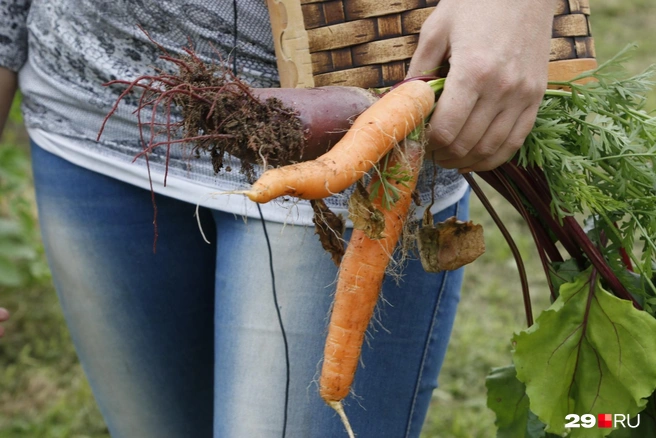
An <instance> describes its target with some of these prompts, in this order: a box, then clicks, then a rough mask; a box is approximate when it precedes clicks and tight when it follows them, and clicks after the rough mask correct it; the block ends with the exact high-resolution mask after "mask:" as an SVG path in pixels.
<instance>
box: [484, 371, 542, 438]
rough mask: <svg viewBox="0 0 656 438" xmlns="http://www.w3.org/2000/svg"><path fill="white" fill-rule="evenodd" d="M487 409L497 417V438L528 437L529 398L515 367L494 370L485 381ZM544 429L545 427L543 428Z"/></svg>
mask: <svg viewBox="0 0 656 438" xmlns="http://www.w3.org/2000/svg"><path fill="white" fill-rule="evenodd" d="M485 386H486V387H487V407H488V408H490V409H491V410H492V411H493V412H494V413H495V414H496V416H497V421H496V422H495V424H496V425H497V438H520V437H524V436H526V427H527V424H528V397H527V396H526V387H525V386H524V384H523V383H522V382H520V381H519V380H517V374H516V372H515V367H514V366H513V365H509V366H507V367H503V368H494V369H493V370H492V371H491V372H490V374H489V375H488V376H487V377H486V379H485ZM543 429H544V427H543Z"/></svg>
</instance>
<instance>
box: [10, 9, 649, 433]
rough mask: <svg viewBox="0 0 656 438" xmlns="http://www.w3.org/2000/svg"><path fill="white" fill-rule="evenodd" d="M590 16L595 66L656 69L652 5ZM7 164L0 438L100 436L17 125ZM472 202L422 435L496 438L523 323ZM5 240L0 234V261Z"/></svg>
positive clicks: (513, 289) (499, 252)
mask: <svg viewBox="0 0 656 438" xmlns="http://www.w3.org/2000/svg"><path fill="white" fill-rule="evenodd" d="M592 17H593V18H592V26H593V34H594V35H595V38H596V46H597V57H598V58H599V59H600V60H605V59H608V58H609V57H611V56H612V55H613V54H615V53H616V52H618V51H619V50H620V49H621V48H622V47H624V46H625V45H626V44H627V43H630V42H637V43H638V44H639V49H638V52H637V54H636V55H635V57H634V61H633V63H632V64H631V65H630V66H629V67H630V69H631V71H633V72H638V71H640V70H642V69H644V68H645V67H646V66H647V65H649V64H652V63H656V40H653V39H652V38H651V36H650V32H649V29H651V28H652V27H653V26H654V25H656V4H655V3H654V2H653V0H597V1H595V2H593V5H592ZM649 107H650V108H652V109H653V108H656V92H655V93H652V95H651V96H650V101H649ZM13 118H14V119H16V118H17V115H16V113H14V117H13ZM7 160H12V161H11V163H12V165H11V169H12V172H11V174H10V175H9V176H8V175H7V174H5V173H2V172H0V220H1V219H7V220H11V221H13V222H14V223H15V224H18V226H19V227H20V229H21V230H22V231H21V235H20V238H18V239H14V240H15V241H13V243H14V244H16V245H22V246H23V247H24V246H27V247H29V248H31V250H32V251H31V252H30V251H26V252H23V253H22V256H21V257H17V258H15V260H14V263H13V265H12V266H16V267H17V268H18V270H17V275H19V276H20V278H19V280H18V282H17V283H16V284H20V286H19V287H16V286H13V287H12V286H10V285H4V286H3V285H2V284H3V283H2V278H8V277H6V276H5V277H2V276H0V277H2V278H0V305H2V306H4V307H8V308H10V309H12V311H13V316H12V320H11V321H10V323H8V324H7V335H6V337H5V338H4V339H3V340H2V341H0V438H57V437H62V438H83V437H90V438H91V437H92V438H101V437H102V438H107V437H108V436H109V435H108V433H107V429H106V427H105V425H104V423H103V420H102V418H101V416H100V414H99V412H98V410H97V408H96V406H95V403H94V401H93V396H92V394H91V391H90V389H89V386H88V383H87V381H86V379H85V378H84V375H83V373H82V370H81V368H80V365H79V363H78V361H77V359H76V356H75V351H74V348H73V346H72V344H71V340H70V337H69V334H68V331H67V330H66V326H65V323H64V320H63V317H62V315H61V311H60V309H59V306H58V303H57V298H56V295H55V293H54V291H53V289H52V286H51V284H50V279H49V277H48V274H47V269H46V268H45V265H44V260H43V251H42V249H41V247H40V243H39V239H38V234H37V230H36V226H35V219H34V217H35V216H34V207H33V199H32V194H31V187H30V181H29V171H28V152H27V147H26V144H25V138H24V136H23V135H22V134H21V130H20V128H19V126H18V124H17V122H16V121H14V123H13V127H10V128H9V129H8V130H7V132H6V133H5V136H4V137H3V141H2V143H0V171H1V170H7V169H8V168H9V166H7V165H6V163H8V162H9V161H7ZM487 191H488V193H490V194H491V197H492V202H493V204H494V205H495V206H496V207H497V208H498V211H499V212H500V215H501V216H502V217H503V219H504V221H505V223H506V224H507V226H508V227H509V228H510V230H511V231H512V233H513V236H514V237H515V239H516V242H517V244H518V246H519V248H520V251H521V252H522V254H523V256H524V260H525V263H526V267H527V271H528V275H529V280H530V286H531V293H532V300H533V306H534V314H536V315H537V313H538V312H539V310H540V309H544V308H545V307H546V306H547V305H548V295H549V292H548V289H547V288H546V285H545V283H544V279H543V274H542V268H541V266H540V264H539V261H538V260H537V256H536V254H535V251H534V249H533V243H532V240H531V237H530V234H529V233H528V230H527V229H526V227H525V226H524V225H523V223H522V221H521V218H520V217H519V215H518V214H516V213H515V212H514V211H511V210H510V209H508V208H507V207H506V206H505V205H504V202H503V201H502V200H501V199H500V198H499V197H498V196H494V195H493V193H492V192H491V191H490V190H487ZM472 199H473V200H472V218H473V219H474V220H475V221H476V222H480V223H482V224H483V226H484V228H485V233H486V245H487V248H488V249H487V252H486V254H485V255H484V256H483V257H481V259H479V260H477V261H476V264H475V265H474V267H471V268H469V269H468V270H467V272H466V276H465V285H464V287H463V290H462V299H461V304H460V307H459V310H458V314H457V318H456V326H455V328H454V332H453V336H452V340H451V344H450V347H449V351H448V352H447V357H446V362H445V365H444V368H443V371H442V374H441V375H440V387H439V388H438V389H437V390H436V391H435V393H434V397H433V401H432V405H431V409H430V412H429V416H428V419H427V422H426V425H425V428H424V433H423V434H422V438H452V437H453V438H468V437H474V438H479V437H480V438H487V437H493V436H495V435H496V434H495V430H494V415H493V414H492V412H491V411H489V410H488V409H487V408H486V391H485V376H486V375H487V374H488V372H489V371H490V369H491V368H493V367H497V366H504V365H507V364H509V363H510V345H509V340H510V338H511V336H512V333H513V332H515V331H518V330H521V329H523V328H524V327H525V326H526V321H525V317H524V312H523V304H522V299H521V292H520V287H519V279H518V276H517V271H516V267H515V262H514V260H513V258H512V255H511V253H510V250H509V249H508V247H507V245H506V243H505V242H504V241H503V238H502V237H501V234H500V233H499V231H498V230H497V229H496V227H495V225H494V224H493V222H492V221H491V219H490V218H489V216H488V215H487V213H486V212H485V211H484V209H483V208H482V206H481V205H480V203H479V202H478V201H477V200H476V199H475V198H474V197H473V198H472ZM0 232H1V231H0ZM2 237H3V236H2V235H1V234H0V256H1V255H2V247H1V246H2V244H3V243H4V242H5V241H4V240H2ZM1 262H2V260H0V268H2V263H1ZM0 272H1V271H0Z"/></svg>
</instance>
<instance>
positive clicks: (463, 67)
mask: <svg viewBox="0 0 656 438" xmlns="http://www.w3.org/2000/svg"><path fill="white" fill-rule="evenodd" d="M554 10H555V3H554V1H553V0H485V1H481V0H441V1H440V2H439V4H438V6H437V8H436V10H435V11H434V12H433V13H432V14H431V15H430V16H429V17H428V19H427V20H426V22H425V23H424V25H423V27H422V29H421V33H420V36H419V43H418V46H417V50H416V51H415V54H414V56H413V58H412V61H411V63H410V69H409V72H408V77H411V76H419V75H425V74H430V72H434V71H435V69H436V67H438V66H441V65H444V64H445V63H446V61H448V62H449V64H450V68H449V73H448V75H447V78H446V83H445V88H444V92H443V94H442V95H441V97H440V99H439V100H438V103H437V107H436V109H435V112H434V113H433V117H432V118H431V121H430V129H429V131H428V139H429V143H428V151H429V152H430V151H433V152H432V156H433V159H434V160H435V161H436V162H437V163H438V164H439V165H441V166H442V167H446V168H458V169H461V171H463V172H464V171H471V170H476V171H483V170H491V169H493V168H495V167H497V166H499V165H501V164H503V163H504V162H505V161H507V160H508V159H509V158H510V157H512V156H513V155H514V153H515V152H516V151H517V150H518V149H519V148H520V147H521V145H522V144H523V143H524V139H525V138H526V136H527V135H528V134H529V132H530V131H531V129H532V127H533V124H534V122H535V117H536V114H537V111H538V107H539V105H540V102H541V100H542V96H543V95H544V91H545V89H546V86H547V69H548V63H549V50H550V40H551V27H552V23H553V14H554ZM429 156H430V155H429Z"/></svg>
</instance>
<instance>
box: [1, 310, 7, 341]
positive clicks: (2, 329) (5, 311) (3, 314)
mask: <svg viewBox="0 0 656 438" xmlns="http://www.w3.org/2000/svg"><path fill="white" fill-rule="evenodd" d="M8 319H9V311H7V309H5V308H3V307H0V322H5V321H6V320H8ZM4 334H5V328H4V327H3V326H1V325H0V338H1V337H2V335H4Z"/></svg>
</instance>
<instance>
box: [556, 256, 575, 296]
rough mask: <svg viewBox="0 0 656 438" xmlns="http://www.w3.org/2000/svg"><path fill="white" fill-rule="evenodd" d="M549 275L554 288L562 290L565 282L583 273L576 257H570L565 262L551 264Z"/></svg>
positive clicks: (571, 280)
mask: <svg viewBox="0 0 656 438" xmlns="http://www.w3.org/2000/svg"><path fill="white" fill-rule="evenodd" d="M551 267H552V268H553V269H551V270H550V271H549V275H550V278H551V283H552V284H553V287H554V290H560V287H561V286H562V285H563V284H565V283H571V282H573V281H574V280H575V279H576V277H578V276H579V275H581V268H579V266H578V264H577V262H576V260H575V259H568V260H566V261H564V262H554V263H552V264H551Z"/></svg>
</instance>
